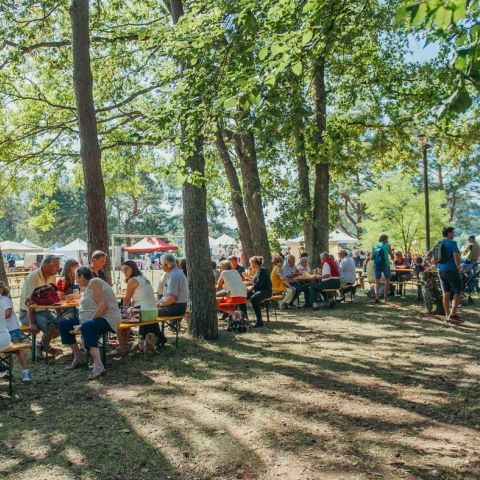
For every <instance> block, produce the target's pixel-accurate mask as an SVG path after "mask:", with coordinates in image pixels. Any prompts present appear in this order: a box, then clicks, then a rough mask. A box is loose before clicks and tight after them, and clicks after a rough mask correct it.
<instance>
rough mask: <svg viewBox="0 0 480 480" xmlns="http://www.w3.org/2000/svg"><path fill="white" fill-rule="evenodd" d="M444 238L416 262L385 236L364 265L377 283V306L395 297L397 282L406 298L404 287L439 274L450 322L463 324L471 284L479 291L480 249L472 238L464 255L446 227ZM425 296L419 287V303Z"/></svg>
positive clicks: (444, 306) (453, 230) (465, 248)
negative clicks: (464, 297) (466, 291)
mask: <svg viewBox="0 0 480 480" xmlns="http://www.w3.org/2000/svg"><path fill="white" fill-rule="evenodd" d="M442 237H443V238H442V240H440V241H439V242H438V243H437V244H436V245H435V247H434V248H433V249H431V250H430V251H428V252H426V253H425V255H420V256H417V257H416V258H415V259H413V258H412V256H411V255H410V254H408V253H407V254H405V255H404V254H403V253H402V252H401V251H394V250H393V249H392V247H391V245H390V244H389V241H388V236H387V235H385V234H383V235H381V236H380V238H379V239H378V243H376V244H375V245H374V247H373V250H372V253H371V254H367V257H366V260H365V264H364V270H365V272H366V275H367V279H368V280H369V281H370V282H374V283H375V286H374V298H375V303H380V297H381V296H383V297H384V301H385V302H387V300H388V297H389V296H393V295H394V294H395V290H394V286H393V285H392V283H393V282H396V283H397V284H398V294H399V295H402V288H403V285H404V283H405V282H407V281H409V280H410V279H411V278H412V277H413V276H415V277H416V278H417V279H418V280H421V281H422V280H423V278H424V276H425V275H426V274H427V273H428V272H433V273H435V274H438V277H437V278H438V281H439V285H440V288H441V292H442V297H443V310H444V314H445V318H446V320H447V322H449V323H453V324H461V323H463V320H462V319H461V318H460V315H459V313H458V311H459V306H460V303H461V299H462V293H463V291H464V289H465V286H466V284H467V286H468V280H470V286H469V288H475V289H476V290H478V264H479V261H480V245H479V244H478V242H477V241H476V238H475V236H473V235H472V236H470V237H469V238H468V241H467V244H466V245H465V246H464V247H463V248H462V251H460V250H459V248H458V244H457V242H456V241H455V240H454V237H455V229H454V228H453V227H444V228H443V230H442ZM392 267H393V270H392ZM466 272H469V273H468V274H466ZM422 295H423V294H422V289H421V287H420V284H418V299H419V300H423V298H422Z"/></svg>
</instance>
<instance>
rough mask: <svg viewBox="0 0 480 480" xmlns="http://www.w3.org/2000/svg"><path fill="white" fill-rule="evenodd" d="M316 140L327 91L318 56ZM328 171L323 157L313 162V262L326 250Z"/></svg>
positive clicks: (320, 134) (321, 127)
mask: <svg viewBox="0 0 480 480" xmlns="http://www.w3.org/2000/svg"><path fill="white" fill-rule="evenodd" d="M314 86H315V119H316V124H317V125H316V126H317V128H316V140H317V144H318V146H319V148H320V147H321V146H322V145H323V143H324V140H323V134H324V132H325V129H326V125H327V123H326V120H327V92H326V89H325V59H324V58H320V59H319V60H318V61H317V62H316V63H315V65H314ZM329 192H330V172H329V165H328V161H327V160H326V159H325V158H320V159H317V162H316V163H315V186H314V199H313V252H312V253H313V258H312V260H313V263H314V264H317V263H318V262H319V255H320V253H321V252H322V251H326V252H328V233H329V215H328V213H329V205H328V200H329V199H328V197H329Z"/></svg>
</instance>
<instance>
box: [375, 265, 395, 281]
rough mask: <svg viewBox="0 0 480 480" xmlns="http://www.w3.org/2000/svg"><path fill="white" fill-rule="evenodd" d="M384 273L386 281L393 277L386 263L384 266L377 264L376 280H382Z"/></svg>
mask: <svg viewBox="0 0 480 480" xmlns="http://www.w3.org/2000/svg"><path fill="white" fill-rule="evenodd" d="M382 273H383V275H384V276H385V280H390V277H391V275H392V273H391V271H390V265H387V264H386V263H385V264H383V265H377V264H375V278H376V279H377V280H380V279H381V278H382Z"/></svg>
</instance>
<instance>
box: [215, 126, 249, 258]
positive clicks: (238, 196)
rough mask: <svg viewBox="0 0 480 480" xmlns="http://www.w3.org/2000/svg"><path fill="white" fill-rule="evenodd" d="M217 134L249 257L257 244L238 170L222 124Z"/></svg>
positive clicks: (245, 252)
mask: <svg viewBox="0 0 480 480" xmlns="http://www.w3.org/2000/svg"><path fill="white" fill-rule="evenodd" d="M215 136H216V139H215V145H216V147H217V150H218V154H219V156H220V158H221V159H222V163H223V167H224V169H225V175H226V176H227V180H228V183H229V186H230V201H231V203H232V210H233V214H234V215H235V219H236V221H237V225H238V234H239V237H240V243H241V244H242V251H243V254H244V255H245V258H247V259H248V258H250V257H251V256H252V255H254V254H255V246H254V243H253V238H252V231H251V230H250V224H249V222H248V218H247V214H246V212H245V206H244V204H243V196H242V187H241V185H240V180H239V178H238V174H237V170H236V168H235V165H234V163H233V161H232V158H231V155H230V152H229V150H228V147H227V145H226V143H225V139H224V136H223V132H222V130H221V128H220V125H219V126H218V129H217V131H216V132H215Z"/></svg>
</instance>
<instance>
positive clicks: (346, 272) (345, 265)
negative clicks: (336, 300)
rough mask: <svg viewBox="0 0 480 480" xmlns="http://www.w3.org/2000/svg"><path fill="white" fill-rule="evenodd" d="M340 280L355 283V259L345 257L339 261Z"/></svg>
mask: <svg viewBox="0 0 480 480" xmlns="http://www.w3.org/2000/svg"><path fill="white" fill-rule="evenodd" d="M340 272H341V273H340V281H341V282H342V283H351V284H352V285H354V284H355V281H356V278H357V276H356V272H355V260H353V258H352V257H345V258H344V259H342V261H341V262H340Z"/></svg>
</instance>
